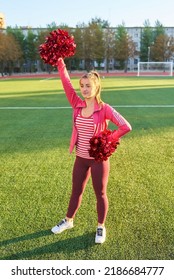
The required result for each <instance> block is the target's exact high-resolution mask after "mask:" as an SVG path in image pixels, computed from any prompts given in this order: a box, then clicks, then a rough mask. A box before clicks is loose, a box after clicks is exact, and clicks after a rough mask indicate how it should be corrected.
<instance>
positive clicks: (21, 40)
mask: <svg viewBox="0 0 174 280" xmlns="http://www.w3.org/2000/svg"><path fill="white" fill-rule="evenodd" d="M7 34H12V35H13V36H14V38H15V40H16V42H17V43H18V45H19V47H20V49H21V56H20V58H19V60H18V62H17V63H16V64H17V65H16V71H17V72H22V71H23V63H24V53H25V35H24V32H23V30H22V29H21V28H18V27H16V28H14V29H12V28H11V27H8V28H7Z"/></svg>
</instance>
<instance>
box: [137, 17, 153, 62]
mask: <svg viewBox="0 0 174 280" xmlns="http://www.w3.org/2000/svg"><path fill="white" fill-rule="evenodd" d="M153 42H154V33H153V29H152V27H151V26H150V22H149V20H146V21H145V22H144V28H143V29H142V34H141V47H140V61H144V62H146V61H149V60H150V47H151V45H152V44H153Z"/></svg>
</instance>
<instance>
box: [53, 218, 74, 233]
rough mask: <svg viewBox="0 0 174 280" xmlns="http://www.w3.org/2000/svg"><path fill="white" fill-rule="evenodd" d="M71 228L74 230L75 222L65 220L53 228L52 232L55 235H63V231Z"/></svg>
mask: <svg viewBox="0 0 174 280" xmlns="http://www.w3.org/2000/svg"><path fill="white" fill-rule="evenodd" d="M70 228H73V220H72V221H67V220H66V219H63V220H62V221H60V223H59V224H57V225H56V226H55V227H53V228H52V229H51V231H52V232H53V233H54V234H57V233H61V232H62V231H64V230H66V229H70Z"/></svg>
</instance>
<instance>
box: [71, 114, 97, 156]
mask: <svg viewBox="0 0 174 280" xmlns="http://www.w3.org/2000/svg"><path fill="white" fill-rule="evenodd" d="M75 125H76V128H77V131H78V138H77V145H76V155H77V156H79V157H82V158H87V159H93V158H92V157H90V156H89V152H88V150H89V149H90V144H89V140H90V139H91V137H92V136H93V134H94V120H93V115H92V116H90V117H88V118H87V117H83V116H82V115H81V114H78V116H77V118H76V122H75Z"/></svg>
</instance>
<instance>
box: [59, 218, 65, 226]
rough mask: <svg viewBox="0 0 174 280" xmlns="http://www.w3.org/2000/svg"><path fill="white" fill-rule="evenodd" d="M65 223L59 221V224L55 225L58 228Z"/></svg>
mask: <svg viewBox="0 0 174 280" xmlns="http://www.w3.org/2000/svg"><path fill="white" fill-rule="evenodd" d="M64 223H65V220H62V221H60V223H58V224H57V226H58V227H60V226H61V225H63V224H64Z"/></svg>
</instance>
